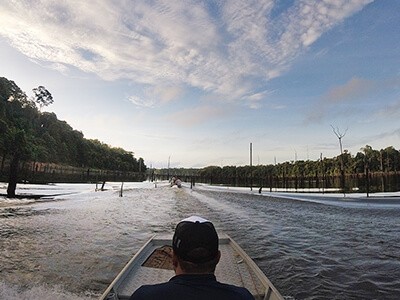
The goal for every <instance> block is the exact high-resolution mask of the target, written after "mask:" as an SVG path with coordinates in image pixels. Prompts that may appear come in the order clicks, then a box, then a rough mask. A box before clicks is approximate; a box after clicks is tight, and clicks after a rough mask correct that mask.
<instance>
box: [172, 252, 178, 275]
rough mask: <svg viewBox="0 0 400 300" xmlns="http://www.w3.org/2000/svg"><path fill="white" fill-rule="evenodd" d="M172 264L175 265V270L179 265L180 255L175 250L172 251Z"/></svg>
mask: <svg viewBox="0 0 400 300" xmlns="http://www.w3.org/2000/svg"><path fill="white" fill-rule="evenodd" d="M172 265H173V266H174V270H176V268H177V267H178V257H177V256H176V254H175V252H174V251H172Z"/></svg>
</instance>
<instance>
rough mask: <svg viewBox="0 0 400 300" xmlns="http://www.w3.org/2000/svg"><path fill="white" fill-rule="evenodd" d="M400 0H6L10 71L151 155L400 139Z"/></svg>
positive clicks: (212, 156)
mask: <svg viewBox="0 0 400 300" xmlns="http://www.w3.org/2000/svg"><path fill="white" fill-rule="evenodd" d="M399 11H400V1H397V0H386V1H370V0H324V1H297V0H294V1H283V0H275V1H272V0H269V1H267V0H265V1H241V0H240V1H239V0H238V1H236V0H229V1H216V0H211V1H198V0H197V1H190V0H187V1H167V0H164V1H158V0H154V1H145V0H138V1H106V0H101V1H96V2H92V1H48V0H42V1H22V0H21V1H18V0H17V1H1V2H0V58H1V72H0V76H3V77H6V78H8V79H10V80H14V81H15V82H16V83H17V84H18V85H19V86H20V87H21V88H22V89H23V90H24V91H25V92H26V93H27V94H28V96H31V95H32V94H33V93H32V89H33V88H35V87H37V86H39V85H44V86H45V87H46V88H47V89H48V90H49V91H50V92H51V93H52V94H53V97H54V100H55V102H54V104H53V105H52V106H50V107H48V108H47V110H49V111H52V112H54V113H56V114H57V116H58V118H59V119H61V120H65V121H67V122H68V123H69V124H70V125H71V126H72V127H73V128H74V129H77V130H80V131H82V132H83V134H84V135H85V137H86V138H97V139H99V140H100V141H102V142H104V143H107V144H109V145H111V146H115V147H122V148H124V149H126V150H128V151H133V152H134V153H135V156H137V157H143V158H144V159H145V162H146V164H147V165H148V166H150V165H152V166H153V167H166V166H167V163H168V158H169V157H170V161H171V166H173V167H204V166H207V165H218V166H224V165H245V164H248V163H249V144H250V143H253V164H272V163H274V162H275V160H276V161H277V162H283V161H290V160H294V159H295V158H297V159H303V160H306V159H312V160H316V159H318V158H319V157H320V155H321V153H322V155H323V156H325V157H333V156H337V155H338V154H339V144H338V139H337V138H336V136H335V135H334V133H333V131H332V128H331V125H332V126H334V127H335V128H338V129H339V130H340V131H341V132H345V131H346V130H347V132H346V135H345V137H344V138H343V146H344V149H347V150H348V151H350V152H351V153H352V154H355V153H356V152H358V151H359V150H360V148H362V147H364V146H365V145H370V146H372V147H373V148H374V149H381V148H386V147H387V146H394V147H395V148H396V149H399V148H400V146H399V144H400V143H399V142H400V121H399V120H400V118H399V117H400V31H399V28H400V18H399V13H398V12H399Z"/></svg>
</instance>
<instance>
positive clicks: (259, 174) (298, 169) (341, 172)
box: [155, 145, 400, 192]
mask: <svg viewBox="0 0 400 300" xmlns="http://www.w3.org/2000/svg"><path fill="white" fill-rule="evenodd" d="M338 152H339V151H338ZM399 171H400V151H399V150H396V149H395V148H394V147H393V146H389V147H386V148H384V149H380V150H375V149H373V148H372V147H371V146H369V145H366V146H365V147H363V148H362V149H360V151H359V152H357V153H356V154H355V155H352V154H351V153H350V152H348V151H347V150H344V151H343V154H340V155H338V156H336V157H333V158H327V157H322V156H321V158H320V159H318V160H314V161H313V160H306V161H305V160H297V161H286V162H282V163H277V164H270V165H256V166H250V165H247V166H208V167H205V168H201V169H181V168H179V169H174V168H171V169H161V170H156V171H155V174H156V175H157V176H158V177H160V178H164V179H166V178H167V177H168V176H169V175H172V176H181V177H182V179H184V180H190V178H192V177H193V178H195V180H196V181H197V182H203V183H208V184H224V185H231V186H248V187H250V186H253V187H258V188H260V187H264V188H268V189H271V190H272V189H277V188H278V189H280V190H287V191H288V190H300V189H318V190H324V189H325V190H326V191H327V190H329V189H332V190H333V191H340V190H342V191H346V192H352V191H360V192H388V191H399V190H400V172H399ZM166 174H168V175H166Z"/></svg>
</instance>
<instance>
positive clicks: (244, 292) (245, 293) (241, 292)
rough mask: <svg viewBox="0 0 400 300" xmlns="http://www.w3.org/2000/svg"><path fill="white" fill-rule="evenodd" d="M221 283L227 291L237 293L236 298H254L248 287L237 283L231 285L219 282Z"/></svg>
mask: <svg viewBox="0 0 400 300" xmlns="http://www.w3.org/2000/svg"><path fill="white" fill-rule="evenodd" d="M219 285H220V286H221V287H222V288H223V289H225V290H226V291H229V292H230V293H232V295H236V297H235V298H234V299H241V300H252V299H253V300H254V297H253V295H252V294H251V293H250V292H249V290H248V289H246V288H244V287H240V286H236V285H231V284H227V283H221V282H219Z"/></svg>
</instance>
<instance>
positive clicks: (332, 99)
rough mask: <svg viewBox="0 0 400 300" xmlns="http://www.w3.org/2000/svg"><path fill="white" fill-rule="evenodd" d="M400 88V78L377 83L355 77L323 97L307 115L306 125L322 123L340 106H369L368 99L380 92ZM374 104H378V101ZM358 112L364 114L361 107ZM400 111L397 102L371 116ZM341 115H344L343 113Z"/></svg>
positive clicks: (390, 114)
mask: <svg viewBox="0 0 400 300" xmlns="http://www.w3.org/2000/svg"><path fill="white" fill-rule="evenodd" d="M399 87H400V80H399V78H389V79H384V80H379V81H377V80H369V79H363V78H357V77H353V78H351V79H350V80H349V81H347V82H346V83H344V84H343V85H339V86H336V87H333V88H331V89H330V90H328V91H327V92H326V93H325V94H324V95H322V96H321V98H320V100H319V101H318V102H317V103H315V105H314V106H313V109H312V110H311V111H310V112H309V114H308V115H307V117H306V123H312V122H318V121H321V120H322V119H323V118H324V117H325V116H326V114H327V113H328V112H329V113H330V114H331V115H332V112H333V111H335V110H337V108H338V105H344V106H346V105H348V104H350V103H353V102H358V103H359V102H363V103H364V104H368V99H371V98H373V97H374V96H376V95H378V94H379V93H380V92H382V91H386V92H388V91H393V90H396V89H398V88H399ZM374 102H376V100H375V101H374ZM364 106H366V105H364ZM339 111H340V110H339ZM358 111H359V112H362V108H361V107H359V108H358ZM399 111H400V104H399V103H397V102H396V103H393V104H391V105H389V106H386V107H384V108H382V109H380V110H379V111H378V113H373V114H371V115H374V116H375V117H385V116H386V117H387V116H393V115H396V114H398V113H399ZM340 113H343V111H341V112H340ZM352 113H355V112H352Z"/></svg>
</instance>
